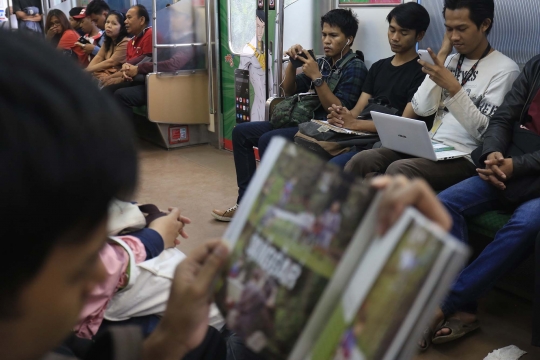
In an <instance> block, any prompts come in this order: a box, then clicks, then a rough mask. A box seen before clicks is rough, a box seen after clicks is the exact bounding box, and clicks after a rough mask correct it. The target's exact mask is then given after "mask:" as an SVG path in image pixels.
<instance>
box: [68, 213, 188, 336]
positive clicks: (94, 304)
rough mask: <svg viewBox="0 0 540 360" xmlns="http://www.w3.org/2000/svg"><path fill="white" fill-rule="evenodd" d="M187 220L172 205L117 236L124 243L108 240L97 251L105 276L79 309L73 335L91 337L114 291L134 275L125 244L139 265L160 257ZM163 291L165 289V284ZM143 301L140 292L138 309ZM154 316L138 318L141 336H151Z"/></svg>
mask: <svg viewBox="0 0 540 360" xmlns="http://www.w3.org/2000/svg"><path fill="white" fill-rule="evenodd" d="M190 222H191V221H190V220H189V219H188V218H186V217H184V216H181V215H180V211H179V210H178V209H176V208H173V209H172V210H171V212H170V213H169V214H167V215H166V216H162V217H159V218H157V219H155V220H153V221H152V222H151V223H150V224H149V225H148V228H144V229H142V230H138V231H135V232H133V233H128V234H125V235H121V236H119V238H120V240H121V241H122V242H123V244H122V245H120V244H119V243H116V242H114V241H109V242H107V243H106V244H105V246H104V247H103V249H102V250H101V251H100V253H99V258H100V261H101V262H102V264H103V266H104V267H105V269H106V270H107V278H106V280H105V281H103V282H102V283H101V284H99V285H98V286H96V287H95V288H94V289H93V290H92V292H91V293H90V295H89V298H88V301H87V302H86V305H85V306H84V308H83V310H82V313H81V320H80V322H79V324H77V326H76V327H75V329H74V330H75V334H76V335H77V336H78V337H81V338H86V339H92V338H93V337H94V336H95V335H96V334H97V333H98V330H99V329H100V327H101V325H102V323H103V320H104V317H105V315H106V314H105V312H106V311H105V310H106V309H107V307H108V305H110V301H111V299H113V297H114V295H115V293H116V292H117V291H119V290H121V289H123V288H124V287H126V286H127V285H128V282H129V280H130V275H134V274H129V272H128V267H129V261H131V256H130V254H129V253H128V252H127V250H125V249H124V248H123V246H126V245H127V246H128V247H129V248H130V250H131V253H132V254H133V257H134V260H135V262H136V263H137V264H140V263H142V262H144V261H146V260H150V259H153V258H155V257H157V256H159V255H160V253H161V252H162V251H163V250H166V249H171V248H174V247H176V246H177V245H178V244H179V243H180V241H179V240H177V239H176V238H177V237H178V234H180V235H181V236H182V237H184V238H187V234H186V233H185V230H184V225H185V224H189V223H190ZM178 260H181V258H180V257H179V258H178ZM173 265H174V264H173ZM165 284H167V285H169V282H168V281H167V282H165ZM160 285H163V283H162V282H161V283H160V282H158V281H156V280H154V284H153V289H152V290H154V291H156V286H160ZM164 290H168V287H166V288H165V289H164ZM128 291H129V290H128ZM144 300H146V298H145V296H142V294H139V295H138V298H137V299H136V301H137V302H138V304H139V305H140V310H144V308H142V306H143V305H144V304H143V303H141V302H142V301H144ZM155 307H156V303H153V308H155ZM157 315H159V314H150V315H146V316H140V317H138V318H137V321H138V323H139V324H141V325H142V326H141V327H142V331H143V334H144V336H148V335H150V333H152V331H153V330H154V328H155V327H156V326H157V324H158V322H159V317H158V316H157ZM106 323H107V324H111V325H123V324H124V323H126V324H130V322H129V321H114V322H112V321H111V322H108V321H106Z"/></svg>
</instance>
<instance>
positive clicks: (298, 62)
mask: <svg viewBox="0 0 540 360" xmlns="http://www.w3.org/2000/svg"><path fill="white" fill-rule="evenodd" d="M308 53H309V55H311V57H312V58H313V59H315V60H317V58H316V57H315V54H314V53H313V50H308ZM298 56H301V57H303V58H304V59H307V55H306V54H304V53H302V54H298ZM289 60H290V62H291V64H293V66H294V68H299V67H300V66H302V65H304V63H303V62H302V61H301V60H298V59H293V58H289Z"/></svg>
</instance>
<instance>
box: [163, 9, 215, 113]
mask: <svg viewBox="0 0 540 360" xmlns="http://www.w3.org/2000/svg"><path fill="white" fill-rule="evenodd" d="M154 1H155V0H154ZM213 4H214V2H213V1H212V0H206V1H205V6H206V51H207V54H206V56H207V58H208V62H207V66H208V82H209V84H208V85H209V86H208V104H209V105H210V109H209V110H210V114H215V113H216V106H215V103H214V48H213V47H214V44H213V42H212V11H211V10H212V8H211V6H212V5H213Z"/></svg>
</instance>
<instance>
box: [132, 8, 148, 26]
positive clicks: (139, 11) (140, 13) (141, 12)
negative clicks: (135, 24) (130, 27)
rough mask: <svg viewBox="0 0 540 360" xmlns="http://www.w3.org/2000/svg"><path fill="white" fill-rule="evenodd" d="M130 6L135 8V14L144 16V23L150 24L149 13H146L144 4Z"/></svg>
mask: <svg viewBox="0 0 540 360" xmlns="http://www.w3.org/2000/svg"><path fill="white" fill-rule="evenodd" d="M132 8H135V9H137V16H138V17H141V16H144V23H145V24H146V25H148V24H150V14H148V10H146V7H145V6H144V5H140V4H137V5H133V6H132Z"/></svg>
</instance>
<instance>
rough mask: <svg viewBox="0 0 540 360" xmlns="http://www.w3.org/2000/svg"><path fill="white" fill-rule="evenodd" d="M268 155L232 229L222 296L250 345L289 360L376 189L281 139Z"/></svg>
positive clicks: (235, 328) (229, 323) (229, 315)
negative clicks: (229, 258)
mask: <svg viewBox="0 0 540 360" xmlns="http://www.w3.org/2000/svg"><path fill="white" fill-rule="evenodd" d="M267 154H272V157H269V158H267V157H266V155H265V158H264V159H263V161H262V163H261V166H260V168H259V170H258V171H257V173H256V175H255V178H254V179H253V181H252V184H250V187H249V188H248V191H247V193H246V196H245V197H244V199H243V201H242V203H241V204H240V207H239V211H240V212H238V213H237V215H236V216H235V217H234V219H233V222H232V223H231V225H230V227H229V229H228V230H227V232H226V234H225V239H226V240H227V241H228V242H229V243H230V245H231V260H230V261H231V265H230V267H229V269H228V273H227V274H226V279H224V286H223V288H224V289H225V290H226V291H225V295H224V296H222V297H221V298H220V297H218V299H217V301H218V302H220V303H221V304H220V305H219V307H220V309H224V310H225V311H224V312H226V316H225V317H226V321H227V326H228V328H229V329H231V330H232V331H234V332H235V333H236V334H238V335H239V336H240V337H242V338H243V339H244V340H245V342H246V344H247V346H248V347H249V348H250V349H252V350H253V351H255V352H256V353H261V354H262V355H263V356H267V357H271V358H283V359H284V358H287V356H288V355H289V354H290V352H291V350H292V348H293V346H294V344H295V342H296V341H297V339H298V337H299V335H300V334H301V332H302V330H303V328H304V327H305V325H306V323H307V321H308V320H309V318H310V316H311V313H312V312H313V309H314V308H315V306H316V305H317V302H318V301H319V299H320V297H321V295H322V294H323V292H324V290H325V288H326V286H327V284H328V282H329V280H330V278H331V277H332V275H333V274H334V272H335V270H336V268H337V266H338V264H339V262H340V259H341V258H342V257H343V255H344V253H345V252H346V250H347V247H348V245H349V243H350V241H351V239H352V238H353V235H354V233H355V231H356V229H357V227H358V224H359V223H360V221H361V220H362V218H363V216H364V214H365V212H366V211H367V209H368V207H369V204H370V202H371V199H372V198H373V196H374V194H375V192H374V190H372V189H370V188H369V187H368V186H367V185H363V184H362V183H361V182H360V181H356V180H354V179H353V178H352V177H348V176H346V175H344V174H343V173H342V172H341V170H339V169H338V168H337V167H335V166H333V165H331V164H328V163H327V162H326V161H324V160H322V159H320V158H319V157H317V156H316V155H314V154H312V153H310V152H309V151H306V150H304V149H302V148H301V147H298V146H296V145H295V144H293V143H289V142H284V140H282V139H278V140H272V142H271V143H270V146H269V148H268V150H267ZM330 311H331V309H330V310H329V312H330Z"/></svg>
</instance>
